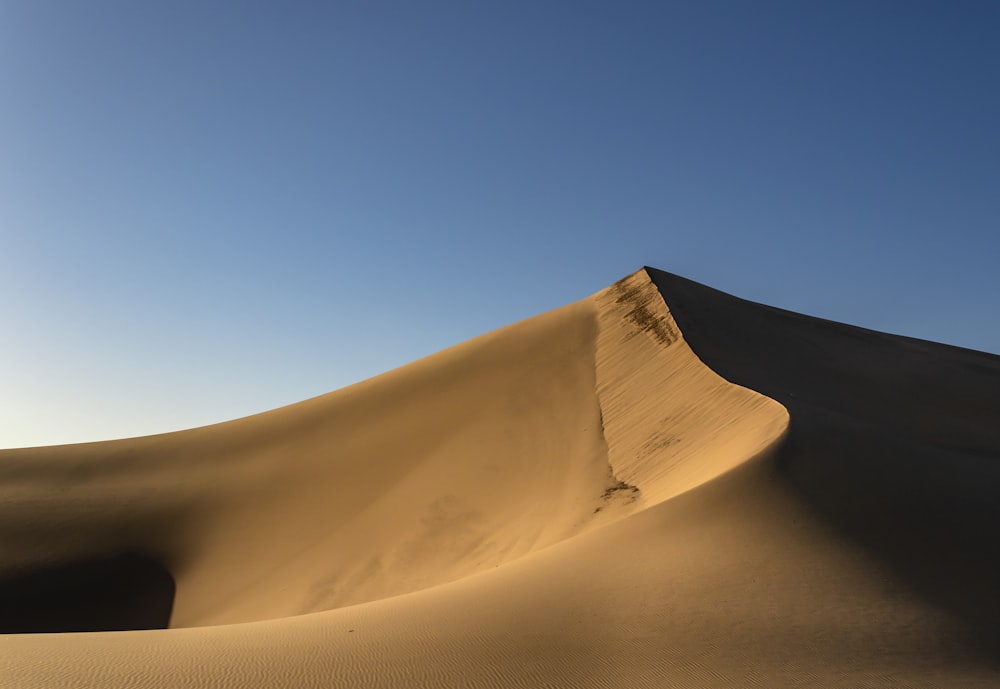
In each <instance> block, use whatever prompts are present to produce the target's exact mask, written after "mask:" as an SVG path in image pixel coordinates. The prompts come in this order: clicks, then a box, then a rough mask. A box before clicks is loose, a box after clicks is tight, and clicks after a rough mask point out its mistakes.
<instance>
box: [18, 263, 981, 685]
mask: <svg viewBox="0 0 1000 689" xmlns="http://www.w3.org/2000/svg"><path fill="white" fill-rule="evenodd" d="M668 305H669V308H668ZM786 410H787V411H786ZM998 496H1000V358H998V357H995V356H992V355H988V354H982V353H979V352H972V351H968V350H961V349H957V348H953V347H947V346H944V345H936V344H932V343H927V342H920V341H916V340H911V339H907V338H902V337H895V336H890V335H884V334H880V333H874V332H871V331H866V330H862V329H859V328H853V327H850V326H845V325H840V324H836V323H830V322H826V321H820V320H818V319H813V318H809V317H806V316H800V315H797V314H792V313H789V312H785V311H781V310H778V309H772V308H770V307H764V306H760V305H757V304H752V303H749V302H744V301H741V300H738V299H736V298H734V297H730V296H728V295H724V294H722V293H719V292H716V291H714V290H711V289H709V288H706V287H703V286H701V285H697V284H695V283H691V282H688V281H686V280H683V279H681V278H678V277H676V276H672V275H669V274H666V273H661V272H659V271H655V270H651V269H649V270H641V271H639V272H637V273H635V274H633V275H631V276H629V277H628V278H625V279H624V280H622V281H620V282H618V283H616V284H615V285H613V286H611V287H609V288H608V289H606V290H604V291H602V292H599V293H598V294H596V295H594V296H593V297H590V298H587V299H584V300H582V301H580V302H577V303H575V304H571V305H569V306H566V307H563V308H561V309H557V310H555V311H552V312H550V313H546V314H543V315H541V316H537V317H535V318H533V319H529V320H527V321H524V322H522V323H518V324H515V325H512V326H509V327H506V328H503V329H500V330H497V331H495V332H493V333H490V334H487V335H484V336H482V337H480V338H476V339H474V340H471V341H469V342H466V343H464V344H461V345H458V346H456V347H453V348H451V349H449V350H446V351H444V352H441V353H439V354H437V355H434V356H431V357H428V358H426V359H424V360H421V361H418V362H416V363H414V364H411V365H409V366H405V367H403V368H400V369H398V370H395V371H392V372H390V373H387V374H385V375H383V376H380V377H377V378H374V379H372V380H369V381H366V382H364V383H360V384H358V385H355V386H352V387H349V388H346V389H343V390H339V391H337V392H333V393H330V394H329V395H325V396H323V397H319V398H315V399H312V400H308V401H306V402H302V403H300V404H297V405H292V406H290V407H285V408H282V409H278V410H275V411H271V412H267V413H264V414H260V415H257V416H253V417H248V418H246V419H241V420H237V421H232V422H228V423H224V424H218V425H216V426H209V427H205V428H199V429H194V430H190V431H183V432H179V433H171V434H165V435H160V436H151V437H145V438H136V439H131V440H122V441H113V442H106V443H91V444H83V445H69V446H61V447H46V448H32V449H19V450H7V451H4V452H0V555H2V557H0V631H3V632H19V633H11V634H7V635H0V685H2V686H9V687H18V688H22V687H23V688H30V687H39V688H41V687H45V688H46V689H48V688H55V687H80V686H94V687H113V688H118V689H125V688H126V687H129V688H133V687H134V688H137V689H146V688H150V687H225V688H227V689H228V688H232V689H235V688H237V687H305V688H308V689H311V688H318V687H341V686H342V687H427V688H436V687H496V688H501V687H632V686H636V687H639V686H645V687H670V686H676V687H688V686H690V687H718V686H760V687H772V686H817V687H865V686H880V687H881V686H885V687H896V686H926V687H940V686H954V687H976V686H983V687H987V686H998V685H1000V667H998V666H1000V623H998V622H997V620H998V619H1000V594H998V592H997V584H998V573H1000V546H998V545H997V543H996V541H997V538H996V537H997V535H998V534H1000V528H998V527H1000V507H998V506H997V504H998V500H997V498H998ZM168 623H169V629H163V628H162V627H166V626H167V625H168ZM158 627H159V628H158ZM107 629H118V630H128V631H90V630H107ZM55 631H62V632H64V633H58V634H56V633H25V632H55ZM65 632H71V633H65Z"/></svg>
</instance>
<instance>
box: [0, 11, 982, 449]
mask: <svg viewBox="0 0 1000 689" xmlns="http://www.w3.org/2000/svg"><path fill="white" fill-rule="evenodd" d="M0 87H2V91H0V446H7V447H12V446H23V445H41V444H54V443H63V442H76V441H84V440H95V439H104V438H113V437H123V436H132V435H140V434H147V433H154V432H161V431H169V430H177V429H180V428H185V427H190V426H196V425H203V424H206V423H212V422H216V421H222V420H225V419H230V418H235V417H239V416H243V415H246V414H250V413H254V412H258V411H263V410H266V409H269V408H273V407H277V406H281V405H284V404H288V403H291V402H296V401H299V400H301V399H305V398H308V397H311V396H315V395H318V394H321V393H324V392H328V391H330V390H333V389H335V388H338V387H341V386H344V385H346V384H349V383H352V382H355V381H357V380H361V379H363V378H367V377H370V376H372V375H375V374H378V373H380V372H382V371H385V370H388V369H391V368H394V367H396V366H399V365H401V364H404V363H406V362H408V361H411V360H413V359H416V358H419V357H421V356H423V355H426V354H429V353H432V352H434V351H437V350H439V349H442V348H444V347H446V346H449V345H451V344H455V343H457V342H460V341H462V340H465V339H468V338H470V337H473V336H475V335H478V334H481V333H483V332H486V331H488V330H492V329H494V328H497V327H500V326H503V325H506V324H508V323H511V322H514V321H517V320H520V319H522V318H525V317H528V316H531V315H534V314H536V313H541V312H543V311H546V310H549V309H551V308H554V307H557V306H561V305H563V304H565V303H568V302H571V301H574V300H577V299H580V298H583V297H585V296H587V295H589V294H591V293H593V292H595V291H597V290H599V289H601V288H603V287H605V286H606V285H608V284H610V283H611V282H613V281H614V280H616V279H618V278H620V277H623V276H624V275H626V274H627V273H630V272H632V271H633V270H635V269H637V268H639V267H640V266H642V265H644V264H648V265H653V266H656V267H658V268H662V269H664V270H668V271H671V272H676V273H680V274H682V275H684V276H686V277H690V278H693V279H695V280H698V281H700V282H705V283H707V284H709V285H712V286H714V287H717V288H720V289H723V290H726V291H728V292H731V293H734V294H736V295H738V296H743V297H746V298H750V299H753V300H756V301H763V302H765V303H769V304H773V305H776V306H782V307H785V308H790V309H793V310H796V311H801V312H804V313H808V314H811V315H816V316H822V317H825V318H832V319H835V320H840V321H845V322H848V323H853V324H856V325H863V326H865V327H869V328H874V329H878V330H885V331H889V332H894V333H901V334H906V335H911V336H915V337H921V338H926V339H931V340H936V341H941V342H947V343H951V344H957V345H961V346H965V347H971V348H974V349H981V350H986V351H991V352H1000V267H998V265H1000V3H998V2H994V1H985V2H971V1H945V0H942V1H941V2H917V1H906V2H882V1H871V0H866V1H864V2H845V1H843V0H840V1H837V2H826V3H823V2H798V1H794V2H732V3H728V2H705V1H693V2H601V3H596V2H583V1H572V2H545V1H541V0H534V1H532V2H514V1H510V0H508V1H505V2H492V3H485V2H468V1H465V0H461V1H456V2H449V3H442V2H410V1H406V2H377V1H376V2H360V1H356V2H355V1H349V0H344V1H341V2H298V3H296V2H272V3H262V2H260V3H258V2H229V3H224V2H211V1H205V0H198V1H197V2H187V1H180V0H170V1H169V2H159V3H154V2H133V1H132V0H122V1H120V2H114V1H105V0H95V2H68V1H63V2H52V1H48V0H6V1H5V2H3V3H2V4H0Z"/></svg>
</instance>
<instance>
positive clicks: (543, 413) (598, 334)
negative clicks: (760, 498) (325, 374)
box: [0, 271, 787, 628]
mask: <svg viewBox="0 0 1000 689" xmlns="http://www.w3.org/2000/svg"><path fill="white" fill-rule="evenodd" d="M640 313H641V314H642V315H641V317H638V316H637V314H640ZM643 319H653V321H654V322H655V324H656V326H657V327H655V328H654V327H651V326H650V323H647V322H646V321H645V320H643ZM662 329H667V330H669V331H670V332H671V333H672V334H671V336H670V338H669V340H667V339H664V338H663V337H662V334H661V332H660V330H662ZM595 391H597V394H596V395H595ZM786 420H787V416H786V415H785V413H784V410H783V409H782V408H781V407H780V405H777V404H776V403H774V402H771V401H770V400H767V399H766V398H764V397H763V396H761V395H757V394H756V393H752V392H750V391H748V390H746V389H743V388H738V387H737V386H734V385H731V384H729V383H726V382H725V381H724V380H722V379H721V378H719V377H718V376H716V375H715V374H714V373H712V372H711V371H710V370H709V369H707V367H705V366H704V365H702V364H701V363H700V362H699V361H698V360H697V357H695V356H694V354H693V353H692V352H691V351H690V348H688V347H687V346H686V344H685V343H684V342H683V339H682V338H681V336H680V334H679V333H677V330H676V326H675V325H672V319H671V317H670V314H669V312H668V311H667V308H666V306H665V304H664V303H663V300H662V299H661V298H660V297H659V296H658V294H657V293H656V290H655V288H654V287H653V285H652V283H651V282H650V281H649V278H648V276H647V274H646V273H645V271H639V272H637V273H635V274H634V275H632V276H630V277H629V278H627V279H625V280H623V281H621V282H619V283H617V284H616V285H614V286H612V287H611V288H609V289H607V290H604V291H602V292H600V293H598V294H597V295H595V296H594V297H592V298H590V299H585V300H582V301H580V302H577V303H576V304H572V305H570V306H567V307H564V308H562V309H557V310H555V311H553V312H550V313H548V314H544V315H542V316H539V317H536V318H532V319H529V320H527V321H524V322H522V323H518V324H515V325H512V326H509V327H507V328H502V329H500V330H498V331H496V332H494V333H490V334H488V335H485V336H483V337H480V338H476V339H475V340H472V341H470V342H468V343H465V344H462V345H459V346H457V347H454V348H452V349H449V350H446V351H445V352H442V353H440V354H438V355H435V356H431V357H428V358H427V359H424V360H422V361H419V362H416V363H414V364H411V365H409V366H405V367H403V368H401V369H398V370H396V371H393V372H390V373H388V374H385V375H383V376H380V377H378V378H376V379H373V380H370V381H366V382H364V383H361V384H359V385H356V386H353V387H351V388H348V389H345V390H341V391H338V392H335V393H332V394H330V395H327V396H324V397H320V398H316V399H313V400H309V401H307V402H304V403H301V404H298V405H292V406H290V407H286V408H283V409H278V410H275V411H273V412H268V413H265V414H261V415H257V416H254V417H249V418H247V419H241V420H238V421H234V422H229V423H225V424H219V425H216V426H210V427H206V428H200V429H194V430H191V431H185V432H180V433H174V434H168V435H164V436H153V437H149V438H137V439H134V440H124V441H114V442H109V443H94V444H87V445H79V446H63V447H55V448H36V449H33V450H15V451H8V452H6V453H4V454H3V455H0V471H2V472H3V475H4V478H5V480H4V489H3V490H4V495H3V496H2V497H3V498H4V503H5V505H6V506H7V507H6V515H7V522H8V523H10V521H12V520H11V517H13V518H14V520H13V521H14V522H15V527H16V526H17V525H18V524H24V522H25V521H26V520H34V521H35V523H33V524H32V527H31V529H30V530H32V531H34V533H30V534H25V533H24V531H25V529H22V531H21V532H13V529H11V530H10V531H11V532H13V533H7V538H8V540H7V542H6V544H5V552H6V553H10V555H8V556H7V558H6V562H5V563H4V564H5V565H6V566H7V567H8V568H9V567H12V566H13V567H19V568H20V569H22V570H23V569H26V568H27V569H30V568H31V567H37V566H38V563H45V562H50V561H59V560H60V558H61V559H66V558H71V557H82V556H89V555H93V554H101V553H103V552H105V551H109V550H113V549H116V548H128V549H130V550H138V551H141V552H145V553H148V554H150V555H151V556H153V557H154V558H157V559H160V560H162V561H164V562H166V563H167V566H168V569H169V570H170V571H171V572H172V573H173V574H174V576H175V578H176V582H177V591H176V598H175V604H174V610H173V615H172V618H171V625H170V626H171V627H174V628H181V627H191V626H203V625H218V624H231V623H237V622H248V621H255V620H261V619H268V618H277V617H287V616H291V615H298V614H305V613H310V612H317V611H320V610H328V609H333V608H338V607H343V606H345V605H352V604H358V603H364V602H368V601H372V600H378V599H381V598H386V597H390V596H396V595H400V594H403V593H407V592H410V591H415V590H420V589H423V588H427V587H429V586H434V585H438V584H441V583H445V582H448V581H454V580H457V579H461V578H462V577H464V576H468V575H470V574H474V573H476V572H480V571H485V570H489V569H492V568H495V567H497V566H500V565H502V564H505V563H508V562H511V561H514V560H517V559H518V558H520V557H523V556H525V555H527V554H530V553H532V552H535V551H537V550H539V549H542V548H545V547H547V546H550V545H552V544H554V543H557V542H559V541H562V540H565V539H567V538H571V537H573V536H575V535H578V534H580V533H583V532H586V531H587V530H589V529H591V528H594V527H596V526H600V525H603V524H606V523H608V522H610V521H614V520H615V519H618V518H621V517H623V516H625V515H627V514H629V513H631V512H634V511H635V510H637V509H641V508H642V507H643V506H648V505H652V504H656V503H657V502H660V501H662V500H664V499H667V498H668V497H670V496H671V495H676V494H678V493H681V492H684V491H686V490H689V489H690V488H692V487H694V486H695V485H698V484H699V483H702V482H704V481H706V480H708V479H710V478H712V477H713V476H715V475H718V474H719V473H722V472H723V471H725V470H727V469H728V468H731V467H732V466H736V465H738V464H739V463H741V462H743V461H745V460H746V459H747V458H749V457H751V456H753V455H754V454H756V453H758V452H759V451H760V450H761V449H762V448H763V447H764V446H766V445H767V444H768V443H769V442H772V441H773V440H774V439H775V438H776V437H778V436H779V435H780V433H781V432H782V430H783V428H784V426H785V424H786ZM606 443H607V444H606Z"/></svg>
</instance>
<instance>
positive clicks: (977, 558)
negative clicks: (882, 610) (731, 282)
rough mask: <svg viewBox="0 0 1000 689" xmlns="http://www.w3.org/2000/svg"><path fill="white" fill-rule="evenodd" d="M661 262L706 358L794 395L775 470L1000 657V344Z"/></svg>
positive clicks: (674, 303) (688, 333)
mask: <svg viewBox="0 0 1000 689" xmlns="http://www.w3.org/2000/svg"><path fill="white" fill-rule="evenodd" d="M649 273H650V274H651V276H652V278H653V280H654V282H655V283H656V285H657V286H658V288H659V289H660V291H661V293H662V294H663V296H664V298H665V299H666V300H667V301H668V303H669V304H670V308H671V312H672V313H673V315H674V317H675V319H676V321H677V323H678V324H679V325H680V328H681V329H682V330H683V332H684V334H685V337H686V338H687V339H688V341H689V342H690V343H691V346H692V347H693V348H694V349H695V351H696V352H697V353H698V355H699V356H700V357H701V359H702V360H703V361H705V363H706V364H708V365H709V366H710V367H711V368H712V369H714V370H715V371H717V372H718V373H720V374H721V375H723V376H724V377H726V378H727V379H728V380H730V381H732V382H735V383H738V384H740V385H745V386H747V387H749V388H752V389H754V390H757V391H759V392H761V393H763V394H765V395H768V396H769V397H772V398H774V399H776V400H778V401H780V402H781V403H782V404H783V405H785V407H787V408H788V410H789V412H790V414H791V419H792V421H791V431H790V435H789V438H788V440H787V441H786V442H785V443H784V444H783V446H782V447H781V450H780V452H779V457H778V459H777V462H776V465H775V466H776V470H777V471H776V476H778V477H779V478H780V479H781V480H782V481H783V482H784V483H785V484H786V485H787V486H788V487H789V488H790V489H791V490H792V492H793V493H794V494H795V495H797V496H799V497H801V498H802V499H803V500H804V501H806V502H807V503H808V505H809V506H810V508H811V509H812V510H813V511H814V512H815V513H816V514H817V515H818V516H820V517H821V518H822V519H823V520H824V521H825V522H826V523H828V524H829V525H830V526H832V527H834V528H835V529H836V530H837V531H838V532H840V533H841V534H843V535H844V536H845V537H847V538H850V539H851V540H852V541H854V542H857V543H859V544H861V545H863V546H864V547H865V548H866V550H867V551H868V553H869V554H870V555H871V556H873V557H874V558H876V559H878V560H879V561H880V562H882V563H884V564H885V565H887V566H888V567H889V568H890V569H891V571H892V573H893V575H894V576H895V578H896V579H897V580H898V582H900V583H901V584H902V585H904V586H905V587H906V588H907V589H908V590H910V591H911V592H913V593H915V594H917V595H919V596H920V597H921V598H922V599H924V600H925V601H927V602H929V603H932V604H934V605H936V606H939V607H941V608H942V609H944V610H947V611H949V612H951V613H952V614H954V615H955V616H956V618H958V619H960V620H961V621H962V623H963V627H964V628H965V630H966V632H967V634H968V639H969V641H970V643H976V644H978V645H979V646H981V648H982V649H983V651H984V652H986V653H987V654H988V655H990V656H991V657H992V658H994V659H997V660H1000V588H998V586H1000V538H998V537H997V536H998V535H1000V357H998V356H995V355H992V354H986V353H983V352H976V351H972V350H966V349H961V348H958V347H951V346H947V345H941V344H935V343H932V342H926V341H922V340H916V339H912V338H907V337H899V336H893V335H887V334H884V333H878V332H874V331H871V330H865V329H863V328H856V327H852V326H848V325H843V324H840V323H834V322H831V321H825V320H821V319H818V318H811V317H808V316H803V315H800V314H796V313H792V312H789V311H784V310H782V309H776V308H772V307H769V306H763V305H760V304H754V303H751V302H747V301H744V300H741V299H737V298H735V297H731V296H729V295H727V294H724V293H722V292H719V291H717V290H713V289H710V288H708V287H705V286H703V285H699V284H697V283H694V282H691V281H689V280H685V279H684V278H680V277H678V276H675V275H671V274H669V273H665V272H662V271H658V270H654V269H649Z"/></svg>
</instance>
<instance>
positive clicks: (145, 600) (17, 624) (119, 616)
mask: <svg viewBox="0 0 1000 689" xmlns="http://www.w3.org/2000/svg"><path fill="white" fill-rule="evenodd" d="M173 603H174V579H173V577H172V576H171V575H170V572H168V571H167V570H166V568H164V567H163V565H161V564H160V563H159V562H157V561H156V560H154V559H152V558H150V557H147V556H145V555H142V554H139V553H135V552H124V553H117V554H114V555H106V556H101V557H94V558H90V559H85V560H75V561H72V562H64V563H60V564H58V565H50V566H47V567H44V568H36V569H33V570H30V571H22V572H19V573H17V574H16V575H11V576H7V577H5V578H3V579H0V633H2V634H29V633H45V632H106V631H125V630H135V629H166V628H167V626H168V625H169V623H170V613H171V610H172V608H173Z"/></svg>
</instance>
